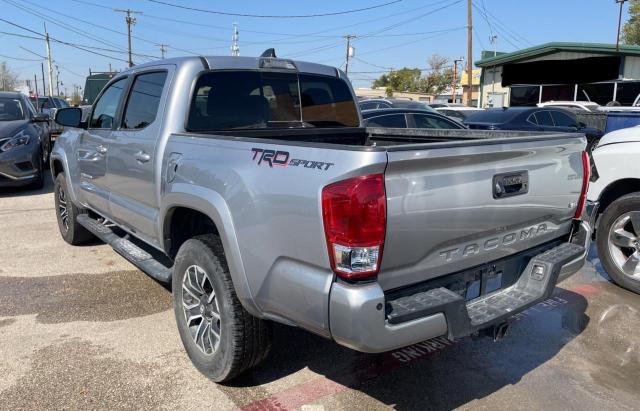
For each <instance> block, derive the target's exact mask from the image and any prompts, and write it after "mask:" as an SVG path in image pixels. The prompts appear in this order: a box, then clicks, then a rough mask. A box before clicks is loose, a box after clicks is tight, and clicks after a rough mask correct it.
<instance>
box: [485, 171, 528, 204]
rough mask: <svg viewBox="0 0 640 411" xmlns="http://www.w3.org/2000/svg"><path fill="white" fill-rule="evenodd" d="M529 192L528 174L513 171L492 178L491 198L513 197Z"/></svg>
mask: <svg viewBox="0 0 640 411" xmlns="http://www.w3.org/2000/svg"><path fill="white" fill-rule="evenodd" d="M528 192H529V172H528V171H526V170H525V171H514V172H511V173H504V174H496V175H495V176H493V198H506V197H513V196H517V195H521V194H526V193H528Z"/></svg>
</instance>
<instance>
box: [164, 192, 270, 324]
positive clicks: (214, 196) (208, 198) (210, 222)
mask: <svg viewBox="0 0 640 411" xmlns="http://www.w3.org/2000/svg"><path fill="white" fill-rule="evenodd" d="M174 188H175V185H174ZM159 220H160V227H159V228H158V232H159V233H160V234H161V235H162V237H161V243H162V245H163V248H164V251H165V253H166V254H167V255H169V256H170V257H171V258H173V257H175V253H177V250H178V248H179V246H180V245H181V244H182V243H183V242H184V241H186V240H187V239H189V238H192V237H194V236H197V235H200V234H208V233H212V234H217V235H218V236H219V237H220V240H221V242H222V247H223V249H224V253H225V259H226V261H227V265H228V267H229V273H230V274H231V279H232V282H233V286H234V289H235V291H236V294H237V296H238V299H239V300H240V302H241V303H242V305H243V306H244V307H245V309H246V310H247V311H249V312H250V313H251V314H252V315H254V316H258V317H259V316H260V310H259V309H258V307H257V306H256V304H255V302H254V299H253V295H252V293H251V290H250V288H249V284H248V281H247V277H246V273H245V270H244V265H243V263H242V258H241V254H240V246H239V244H238V240H237V237H236V234H235V229H234V225H233V220H232V218H231V212H230V210H229V208H228V206H227V204H226V202H225V201H224V199H223V198H222V197H221V196H220V195H219V194H218V193H216V192H214V191H212V190H209V189H206V188H202V187H194V186H190V187H188V188H187V187H183V191H172V192H170V193H166V194H165V196H164V198H163V206H162V208H161V218H160V219H159Z"/></svg>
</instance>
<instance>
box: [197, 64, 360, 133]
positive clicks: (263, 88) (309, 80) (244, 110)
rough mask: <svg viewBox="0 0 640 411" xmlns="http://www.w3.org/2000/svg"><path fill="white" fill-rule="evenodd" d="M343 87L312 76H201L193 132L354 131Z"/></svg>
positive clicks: (336, 81) (354, 121)
mask: <svg viewBox="0 0 640 411" xmlns="http://www.w3.org/2000/svg"><path fill="white" fill-rule="evenodd" d="M359 123H360V121H359V118H358V111H357V109H356V105H355V102H354V101H353V97H352V95H351V91H350V90H349V87H348V86H347V84H346V83H345V82H344V81H343V80H341V79H339V78H335V77H329V76H320V75H312V74H298V73H283V72H258V71H213V72H208V73H205V74H203V75H202V76H200V78H199V79H198V81H197V83H196V87H195V93H194V95H193V98H192V101H191V107H190V109H189V119H188V121H187V128H188V129H189V130H192V131H211V130H234V129H247V128H254V129H256V128H295V127H357V126H358V125H359Z"/></svg>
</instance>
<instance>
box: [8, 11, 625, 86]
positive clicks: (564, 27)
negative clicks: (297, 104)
mask: <svg viewBox="0 0 640 411" xmlns="http://www.w3.org/2000/svg"><path fill="white" fill-rule="evenodd" d="M164 1H165V2H167V3H172V4H180V5H185V6H189V7H194V8H201V9H208V10H216V11H223V12H232V13H239V14H266V15H300V14H320V13H331V12H339V11H345V10H352V9H359V8H365V7H370V6H374V5H379V4H384V3H388V2H391V1H392V0H370V1H364V0H352V1H350V2H346V1H337V0H325V1H322V2H317V1H291V0H269V1H264V0H245V1H236V2H228V1H227V2H221V1H217V2H214V1H210V0H209V1H207V0H194V1H189V2H183V1H180V0H164ZM473 3H474V5H475V6H474V9H473V17H474V22H473V26H474V41H473V46H474V59H477V58H478V57H479V54H480V50H482V49H490V50H491V49H493V45H492V44H490V41H489V39H490V37H491V35H492V34H493V35H497V36H498V40H497V46H496V47H497V49H498V50H499V51H514V50H517V49H520V48H525V47H528V46H531V45H536V44H540V43H545V42H549V41H580V42H601V43H614V42H615V34H616V24H617V17H618V6H617V5H616V4H615V2H614V0H535V1H533V0H530V1H523V0H473ZM16 5H19V6H20V7H22V9H20V8H18V7H16ZM112 8H131V9H134V10H139V11H142V12H143V13H142V14H139V15H137V16H136V18H137V24H136V25H135V26H134V27H133V35H134V36H135V38H134V39H133V49H134V52H135V53H140V54H142V55H145V56H135V57H134V61H135V62H142V61H147V60H149V59H150V58H152V57H153V56H158V57H159V56H160V50H159V47H158V46H156V44H160V43H163V44H168V45H169V47H168V48H167V57H175V56H180V55H186V54H189V53H194V52H195V53H198V54H203V55H228V54H230V51H229V47H230V45H231V36H232V25H233V23H238V27H239V30H240V54H241V55H243V56H255V55H258V54H260V53H261V52H262V51H263V50H264V49H266V48H268V47H275V48H276V51H277V53H278V55H279V56H281V57H292V58H296V59H300V60H308V61H314V62H319V63H324V64H329V65H334V66H342V67H344V59H345V58H344V54H345V41H344V39H342V36H343V35H345V34H354V35H356V36H361V38H356V39H355V40H354V41H353V46H354V47H355V49H356V55H355V57H356V58H355V59H352V60H351V63H350V66H349V71H350V73H351V74H350V77H351V78H352V80H353V81H354V83H355V85H356V86H367V85H369V84H370V82H371V80H370V79H373V78H375V77H378V76H379V75H380V74H381V73H379V71H383V70H384V69H385V68H389V67H393V68H401V67H404V66H408V67H421V68H422V67H426V66H427V63H426V60H427V58H428V57H429V56H430V55H431V54H434V53H438V54H440V55H443V56H446V57H449V58H451V59H454V58H459V57H460V56H466V38H467V37H466V36H467V32H466V28H465V26H466V24H467V20H466V0H399V1H396V2H395V3H394V4H391V5H388V6H385V7H379V8H375V9H372V10H368V11H362V12H357V13H349V14H342V15H334V16H327V17H314V18H287V19H281V18H255V17H238V16H226V15H218V14H211V13H204V12H198V11H192V10H187V9H183V8H175V7H170V6H167V5H163V4H160V3H157V2H153V1H151V0H136V1H125V0H112V1H100V0H49V1H44V0H0V10H1V11H2V12H1V13H0V17H1V18H3V19H6V20H9V21H11V22H13V23H17V24H19V25H21V26H24V27H26V28H28V29H31V30H33V31H35V32H37V33H42V32H43V21H44V19H45V18H46V19H49V21H48V22H47V29H48V31H49V34H50V36H51V37H52V38H54V39H57V40H60V41H64V42H68V43H74V44H78V45H81V46H82V47H85V48H87V49H91V50H93V51H95V52H98V53H101V54H105V55H108V56H111V57H103V56H99V55H96V54H91V53H88V52H85V51H82V50H79V49H74V48H72V47H69V46H66V45H63V44H60V43H55V42H54V43H52V54H53V58H54V59H55V60H56V62H57V63H58V65H59V66H60V78H61V80H62V81H63V83H64V85H65V86H66V87H67V90H69V91H70V90H71V88H72V87H73V84H78V85H81V86H82V85H84V77H85V76H86V75H87V74H88V71H89V68H91V69H92V70H94V71H102V70H107V69H108V68H109V63H111V64H112V67H113V68H114V69H122V68H124V67H126V62H125V60H126V58H127V55H126V46H127V37H126V24H125V22H124V15H123V14H121V13H116V12H114V11H112V10H111V9H112ZM54 11H55V12H56V13H54ZM34 13H35V14H34ZM37 14H40V16H38V15H37ZM484 16H486V17H487V18H486V19H485V17H484ZM625 18H626V7H625V14H623V21H624V19H625ZM167 19H169V20H167ZM487 19H488V22H487ZM171 20H179V21H180V22H178V21H171ZM0 31H2V32H7V33H14V34H22V35H27V36H34V37H37V34H34V33H30V32H28V31H25V30H23V29H21V28H18V27H15V26H12V25H10V24H8V23H6V22H3V21H0ZM366 35H368V37H367V36H366ZM98 48H100V49H102V50H100V49H98ZM25 49H26V50H25ZM107 50H108V51H107ZM33 53H35V54H37V55H45V46H44V42H43V41H40V40H34V39H29V38H23V37H16V36H12V35H8V34H2V33H0V61H6V62H7V63H8V64H9V66H10V67H11V68H12V69H13V70H14V71H16V72H18V73H19V74H20V76H21V78H31V79H32V78H33V75H34V74H37V75H38V77H40V59H39V57H38V56H37V55H34V54H33ZM147 56H150V57H147ZM7 57H13V58H16V59H9V58H7ZM39 82H41V80H39Z"/></svg>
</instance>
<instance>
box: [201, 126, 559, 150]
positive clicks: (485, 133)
mask: <svg viewBox="0 0 640 411" xmlns="http://www.w3.org/2000/svg"><path fill="white" fill-rule="evenodd" d="M199 135H200V136H205V135H212V136H213V135H215V137H216V138H218V137H224V136H226V137H232V138H234V137H235V138H243V139H247V138H248V139H256V140H280V141H282V142H283V143H285V144H292V143H316V144H323V145H324V144H331V145H341V146H350V147H344V148H348V149H351V150H353V149H357V148H358V147H361V148H363V149H366V150H371V149H376V148H378V149H381V148H382V147H384V149H383V150H386V149H387V148H389V147H397V146H401V148H396V149H395V150H398V149H400V150H402V149H411V148H412V147H411V146H415V145H418V144H426V143H454V144H455V143H457V144H461V145H468V144H469V143H472V142H473V144H474V145H485V144H499V143H502V142H505V140H506V139H509V141H513V140H517V141H528V140H538V139H541V138H544V139H549V138H566V137H567V136H568V134H566V133H563V134H560V135H559V134H551V133H543V132H528V131H498V130H496V131H491V130H453V129H452V130H445V129H411V128H397V129H394V128H376V127H368V128H364V127H362V128H306V129H301V128H292V129H278V130H274V129H271V130H270V129H260V130H232V131H216V132H211V133H205V134H202V133H199ZM271 142H273V141H271ZM447 145H449V144H447ZM405 146H406V147H405ZM341 148H342V147H341Z"/></svg>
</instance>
